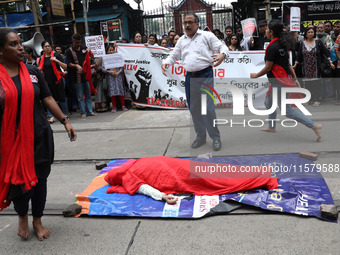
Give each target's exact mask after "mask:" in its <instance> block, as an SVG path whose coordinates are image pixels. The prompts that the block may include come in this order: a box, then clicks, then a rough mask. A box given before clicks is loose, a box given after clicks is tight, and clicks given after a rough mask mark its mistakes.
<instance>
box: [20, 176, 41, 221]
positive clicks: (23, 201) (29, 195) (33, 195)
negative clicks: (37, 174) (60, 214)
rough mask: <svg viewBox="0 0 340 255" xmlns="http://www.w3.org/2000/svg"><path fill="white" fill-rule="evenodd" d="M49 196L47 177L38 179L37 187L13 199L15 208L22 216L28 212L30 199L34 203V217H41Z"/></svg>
mask: <svg viewBox="0 0 340 255" xmlns="http://www.w3.org/2000/svg"><path fill="white" fill-rule="evenodd" d="M46 196H47V179H38V183H37V185H36V186H35V187H32V189H30V190H29V191H28V192H26V193H24V194H23V195H21V196H19V197H16V198H14V199H13V204H14V209H15V211H16V212H17V214H18V215H19V216H21V217H23V216H25V215H26V214H27V213H28V207H29V201H30V200H31V203H32V215H33V217H36V218H40V217H42V216H43V214H44V209H45V204H46Z"/></svg>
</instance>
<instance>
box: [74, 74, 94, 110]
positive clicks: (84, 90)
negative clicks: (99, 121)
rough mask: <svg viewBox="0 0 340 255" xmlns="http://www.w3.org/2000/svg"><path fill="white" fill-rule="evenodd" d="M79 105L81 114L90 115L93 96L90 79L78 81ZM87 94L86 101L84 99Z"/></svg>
mask: <svg viewBox="0 0 340 255" xmlns="http://www.w3.org/2000/svg"><path fill="white" fill-rule="evenodd" d="M76 89H77V98H78V105H79V109H80V114H81V115H90V114H92V113H93V111H92V98H91V91H90V84H89V82H88V81H86V82H82V83H76ZM84 95H85V101H84Z"/></svg>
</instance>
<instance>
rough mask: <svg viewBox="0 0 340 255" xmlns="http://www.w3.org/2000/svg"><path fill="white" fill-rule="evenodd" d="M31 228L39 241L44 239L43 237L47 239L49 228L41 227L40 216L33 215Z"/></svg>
mask: <svg viewBox="0 0 340 255" xmlns="http://www.w3.org/2000/svg"><path fill="white" fill-rule="evenodd" d="M33 228H34V231H35V233H36V234H37V237H38V239H39V241H44V239H47V238H48V237H49V236H50V234H51V231H50V230H48V229H47V228H44V227H43V225H42V223H41V218H35V217H33Z"/></svg>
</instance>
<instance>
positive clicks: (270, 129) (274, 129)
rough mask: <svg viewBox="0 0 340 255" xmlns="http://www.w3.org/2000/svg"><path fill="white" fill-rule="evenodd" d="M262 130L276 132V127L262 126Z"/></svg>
mask: <svg viewBox="0 0 340 255" xmlns="http://www.w3.org/2000/svg"><path fill="white" fill-rule="evenodd" d="M261 131H264V132H270V133H276V128H262V129H261Z"/></svg>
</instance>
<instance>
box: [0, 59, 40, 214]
mask: <svg viewBox="0 0 340 255" xmlns="http://www.w3.org/2000/svg"><path fill="white" fill-rule="evenodd" d="M19 75H20V81H21V87H22V94H21V109H20V122H19V125H18V127H16V118H17V108H18V91H17V88H16V86H15V84H14V82H13V80H12V78H11V77H10V76H9V74H8V73H7V71H6V69H5V67H4V66H3V65H0V82H1V86H2V88H3V90H4V92H5V103H4V105H3V109H4V113H3V117H2V124H1V149H0V150H1V152H0V153H1V163H0V211H1V210H3V209H5V208H6V207H7V206H9V205H10V203H11V201H9V200H7V195H8V191H9V188H10V186H11V184H15V185H21V184H22V185H24V189H25V190H29V189H31V187H32V186H35V185H36V183H37V182H38V178H37V177H36V174H35V167H34V122H33V107H34V88H33V84H32V81H31V77H30V75H29V73H28V70H27V68H26V66H25V65H24V64H23V63H22V62H21V63H20V67H19Z"/></svg>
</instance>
